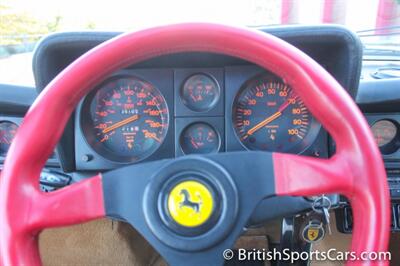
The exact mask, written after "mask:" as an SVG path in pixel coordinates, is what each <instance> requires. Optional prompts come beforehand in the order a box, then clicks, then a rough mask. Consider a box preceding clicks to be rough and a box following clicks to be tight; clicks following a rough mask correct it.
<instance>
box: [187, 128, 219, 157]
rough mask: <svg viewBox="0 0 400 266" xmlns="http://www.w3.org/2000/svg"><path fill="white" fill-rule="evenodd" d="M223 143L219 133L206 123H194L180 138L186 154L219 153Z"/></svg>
mask: <svg viewBox="0 0 400 266" xmlns="http://www.w3.org/2000/svg"><path fill="white" fill-rule="evenodd" d="M220 144H221V141H220V137H219V134H218V133H217V131H216V130H215V129H214V128H213V127H212V126H210V125H209V124H206V123H202V122H200V123H194V124H191V125H189V126H188V127H186V128H185V129H184V130H183V132H182V134H181V137H180V145H181V148H182V151H183V153H184V154H207V153H213V152H217V151H218V150H219V147H220Z"/></svg>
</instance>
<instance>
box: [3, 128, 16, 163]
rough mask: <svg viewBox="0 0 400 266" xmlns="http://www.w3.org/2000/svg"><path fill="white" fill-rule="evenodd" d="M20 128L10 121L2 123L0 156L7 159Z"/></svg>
mask: <svg viewBox="0 0 400 266" xmlns="http://www.w3.org/2000/svg"><path fill="white" fill-rule="evenodd" d="M17 129H18V126H17V125H16V124H14V123H12V122H9V121H0V156H3V157H5V156H6V155H7V152H8V149H9V148H10V146H11V142H12V140H13V139H14V137H15V134H17Z"/></svg>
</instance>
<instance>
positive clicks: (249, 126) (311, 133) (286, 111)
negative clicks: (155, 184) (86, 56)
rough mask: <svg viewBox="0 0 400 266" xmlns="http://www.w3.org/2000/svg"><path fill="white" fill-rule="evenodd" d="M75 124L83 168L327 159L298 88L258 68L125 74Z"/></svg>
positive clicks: (90, 101) (85, 105)
mask: <svg viewBox="0 0 400 266" xmlns="http://www.w3.org/2000/svg"><path fill="white" fill-rule="evenodd" d="M76 121H77V122H78V124H77V126H76V127H75V131H76V134H75V136H76V137H75V150H76V154H77V156H76V165H77V168H78V169H87V170H94V169H111V168H114V167H118V166H119V165H121V164H126V163H136V162H141V161H146V160H156V159H162V158H171V157H174V156H183V155H190V154H207V153H214V152H223V151H238V150H261V151H270V152H288V153H305V154H309V155H314V156H324V154H327V150H326V149H325V148H324V147H325V146H327V145H326V142H325V141H326V134H323V133H321V132H322V131H321V126H320V125H319V123H318V122H317V121H316V120H315V119H314V118H313V116H312V115H311V113H310V112H309V111H308V109H307V107H306V106H305V105H304V103H303V101H302V100H301V99H300V97H299V96H298V95H297V94H296V92H295V88H292V87H291V86H290V84H287V83H286V82H285V80H283V79H281V78H280V77H277V76H275V75H273V74H272V73H269V72H266V71H265V70H263V69H261V68H259V67H256V66H235V67H224V68H205V69H203V68H196V69H141V70H123V71H120V72H117V73H115V74H114V75H112V76H110V77H108V78H107V79H106V80H105V81H104V82H103V83H101V84H99V86H97V87H96V88H94V89H93V90H92V92H91V93H90V94H88V95H87V96H86V97H85V99H84V100H83V101H82V102H81V104H80V106H79V108H78V111H77V113H76ZM319 135H321V136H322V137H321V138H322V140H321V138H318V136H319ZM324 136H325V137H324ZM317 139H320V141H319V142H318V141H316V140H317ZM321 144H325V145H321Z"/></svg>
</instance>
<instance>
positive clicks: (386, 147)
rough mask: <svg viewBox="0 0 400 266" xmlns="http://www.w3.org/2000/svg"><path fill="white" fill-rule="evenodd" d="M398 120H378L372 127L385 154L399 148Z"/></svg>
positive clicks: (377, 142)
mask: <svg viewBox="0 0 400 266" xmlns="http://www.w3.org/2000/svg"><path fill="white" fill-rule="evenodd" d="M395 123H396V124H397V122H393V121H390V120H387V119H383V120H379V121H376V122H375V123H374V124H373V125H372V127H371V130H372V133H373V135H374V138H375V141H376V144H377V145H378V147H379V149H380V150H381V152H382V153H384V154H389V153H392V152H394V151H395V150H397V149H398V148H399V144H400V143H399V141H398V126H397V125H396V124H395Z"/></svg>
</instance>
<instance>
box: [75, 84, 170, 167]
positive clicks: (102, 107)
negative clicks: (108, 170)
mask: <svg viewBox="0 0 400 266" xmlns="http://www.w3.org/2000/svg"><path fill="white" fill-rule="evenodd" d="M83 114H84V116H83V119H82V121H84V123H82V128H83V131H84V135H85V137H86V140H87V141H88V143H89V144H90V145H91V147H92V148H93V149H94V150H95V151H96V152H97V153H99V154H100V155H102V156H103V157H104V158H107V159H110V160H112V161H116V162H136V161H139V160H142V159H144V158H146V157H148V156H150V155H151V154H152V153H153V152H154V151H155V150H157V149H158V147H160V145H161V144H162V142H163V140H164V138H165V135H166V132H167V129H168V108H167V105H166V102H165V99H164V97H163V96H162V95H161V93H160V92H159V91H158V89H157V88H156V87H154V86H153V85H152V84H150V83H149V82H147V81H144V80H141V79H139V78H136V77H132V76H124V77H118V78H114V79H111V80H108V81H106V82H105V83H104V84H103V85H101V86H100V88H99V89H97V90H96V91H95V92H94V93H92V94H90V95H89V96H88V97H87V98H86V100H85V102H84V104H83Z"/></svg>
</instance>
